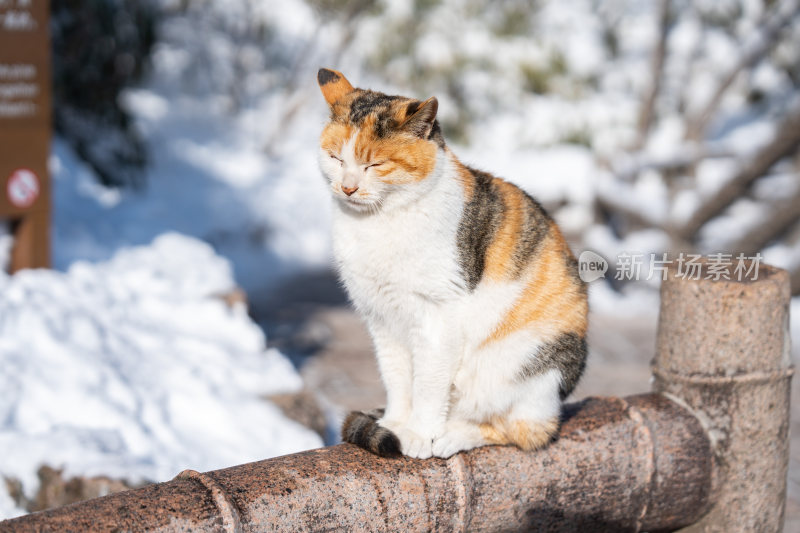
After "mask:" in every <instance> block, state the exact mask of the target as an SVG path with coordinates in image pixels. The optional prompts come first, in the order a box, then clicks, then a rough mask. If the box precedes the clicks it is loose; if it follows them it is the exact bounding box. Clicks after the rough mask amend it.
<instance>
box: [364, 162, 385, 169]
mask: <svg viewBox="0 0 800 533" xmlns="http://www.w3.org/2000/svg"><path fill="white" fill-rule="evenodd" d="M385 163H386V161H377V162H375V163H370V164H369V165H364V172H366V171H367V169H370V168H373V167H379V166H381V165H383V164H385Z"/></svg>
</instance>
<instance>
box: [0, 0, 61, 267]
mask: <svg viewBox="0 0 800 533" xmlns="http://www.w3.org/2000/svg"><path fill="white" fill-rule="evenodd" d="M49 24H50V22H49V1H48V0H0V222H6V223H10V224H11V226H12V230H13V232H14V250H13V252H12V257H11V263H12V264H11V270H12V271H14V270H18V269H19V268H26V267H44V266H49V263H50V243H49V225H50V178H49V174H48V171H47V159H48V156H49V153H50V112H51V109H50V105H51V104H50V101H51V100H50V96H51V89H50V83H51V82H50V32H49Z"/></svg>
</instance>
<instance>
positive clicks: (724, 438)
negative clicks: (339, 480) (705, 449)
mask: <svg viewBox="0 0 800 533" xmlns="http://www.w3.org/2000/svg"><path fill="white" fill-rule="evenodd" d="M748 266H751V267H752V266H754V265H752V264H751V265H748ZM749 272H751V275H750V276H749V277H743V278H742V281H738V280H734V279H731V280H726V279H724V278H721V279H718V280H714V279H713V278H714V276H713V275H711V276H710V275H709V263H708V262H706V263H704V264H703V269H702V271H701V272H700V274H699V277H700V279H686V276H680V275H679V273H678V271H677V270H676V269H670V270H669V272H668V277H667V280H665V281H664V282H663V283H662V285H661V314H660V316H659V326H658V339H657V350H656V358H655V360H654V362H653V373H654V375H655V390H657V391H659V392H663V393H665V394H667V395H670V397H671V398H674V399H675V400H677V401H679V402H681V403H682V404H684V405H686V406H687V407H689V408H690V409H691V410H692V411H693V412H694V413H695V414H696V416H697V417H698V419H699V420H701V421H702V423H703V425H704V426H705V427H706V428H707V430H708V434H709V436H710V438H711V441H712V445H713V450H714V456H715V460H716V464H717V465H718V468H714V472H715V475H716V476H718V479H715V482H714V485H715V487H718V490H715V495H714V497H713V499H714V500H715V502H716V503H715V505H714V509H713V510H712V511H711V512H710V513H709V514H708V515H707V516H705V517H704V518H703V519H702V520H701V521H700V522H698V523H697V524H694V525H693V526H691V528H689V530H690V531H703V532H711V531H718V532H721V533H722V532H724V533H734V532H739V531H740V532H743V533H744V532H748V533H749V532H751V531H764V532H767V531H774V532H778V531H781V530H782V528H783V520H784V510H785V505H786V473H787V469H788V463H789V408H790V405H791V404H790V401H789V392H790V390H791V389H790V385H791V383H790V382H791V376H792V372H793V368H792V365H791V355H790V351H789V301H790V288H789V275H788V274H787V272H786V271H784V270H781V269H779V268H775V267H771V266H768V265H763V264H762V265H760V268H759V269H758V273H757V274H756V272H755V270H750V271H749ZM731 277H732V278H733V276H731ZM706 278H711V279H706Z"/></svg>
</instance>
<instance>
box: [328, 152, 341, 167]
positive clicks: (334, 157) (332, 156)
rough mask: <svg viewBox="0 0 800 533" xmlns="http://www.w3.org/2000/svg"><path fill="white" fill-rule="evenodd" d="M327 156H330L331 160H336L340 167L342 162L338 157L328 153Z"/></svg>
mask: <svg viewBox="0 0 800 533" xmlns="http://www.w3.org/2000/svg"><path fill="white" fill-rule="evenodd" d="M328 155H329V156H331V159H335V160H337V161H338V162H339V164H340V165H341V164H342V163H343V161H342V160H341V159H339V158H338V157H336V156H335V155H333V154H331V153H328Z"/></svg>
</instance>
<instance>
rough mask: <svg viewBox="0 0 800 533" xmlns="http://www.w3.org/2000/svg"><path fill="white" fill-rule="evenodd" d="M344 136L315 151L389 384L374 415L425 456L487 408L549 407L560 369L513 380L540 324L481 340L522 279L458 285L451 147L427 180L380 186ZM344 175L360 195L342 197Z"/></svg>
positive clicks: (340, 246) (440, 451)
mask: <svg viewBox="0 0 800 533" xmlns="http://www.w3.org/2000/svg"><path fill="white" fill-rule="evenodd" d="M353 145H354V138H353V139H350V140H349V141H348V142H346V143H345V144H344V146H343V148H342V150H341V153H339V154H333V155H334V156H335V158H334V157H332V154H329V153H328V152H327V151H324V150H320V154H319V161H320V167H321V169H322V172H323V174H324V175H325V176H326V177H327V178H328V180H329V182H330V185H331V188H332V191H333V194H334V197H335V198H336V201H335V204H336V207H335V209H334V217H333V244H334V253H335V257H336V260H337V262H338V266H339V269H340V273H341V277H342V280H343V282H344V284H345V286H346V288H347V291H348V293H349V294H350V297H351V299H352V301H353V303H354V305H355V306H356V308H357V309H358V310H359V311H360V313H361V314H362V316H363V317H364V318H365V320H366V322H367V326H368V328H369V330H370V333H371V334H372V337H373V340H374V343H375V348H376V355H377V359H378V365H379V368H380V371H381V376H382V378H383V382H384V384H385V386H386V391H387V406H386V412H385V415H384V417H383V418H382V419H381V420H380V422H379V423H380V424H381V425H383V426H385V427H387V428H389V429H390V430H392V431H393V432H394V433H395V434H396V435H397V436H398V438H399V439H400V444H401V448H402V452H403V453H404V454H405V455H408V456H411V457H418V458H427V457H430V456H431V455H435V456H438V457H449V456H450V455H452V454H454V453H456V452H458V451H461V450H465V449H470V448H474V447H476V446H480V445H483V444H486V442H485V440H484V438H483V437H482V436H481V433H480V430H479V428H478V424H479V423H481V422H484V421H487V420H490V419H491V418H492V417H494V416H506V417H508V418H510V419H512V420H514V419H519V420H525V421H533V422H535V421H542V422H546V421H549V420H552V419H553V418H554V417H557V416H558V413H559V409H560V400H559V385H560V382H561V375H560V373H559V372H558V371H557V370H551V371H549V372H546V373H544V374H541V375H539V376H535V377H533V378H530V379H527V380H524V381H522V382H518V380H515V379H514V378H515V374H516V373H517V372H518V371H519V369H520V368H521V367H522V366H523V364H524V362H525V361H526V360H527V359H528V358H530V356H531V354H532V353H534V352H535V349H536V347H537V346H539V345H540V344H541V343H542V340H543V339H545V338H546V337H547V336H548V332H537V331H535V330H532V329H526V330H522V331H519V332H516V333H514V334H512V335H510V336H508V337H506V338H504V339H503V340H500V341H495V342H492V343H490V344H488V345H487V346H485V347H480V344H481V342H482V341H483V340H484V339H485V338H487V337H488V336H489V334H490V332H491V331H492V330H493V329H494V328H495V326H496V325H497V323H498V321H499V320H500V319H501V317H502V316H503V315H504V312H505V311H506V310H507V309H509V308H510V307H511V306H512V305H513V303H514V302H515V300H516V299H517V298H518V297H519V295H520V291H521V290H522V286H521V284H519V283H514V282H506V283H493V282H488V281H484V282H482V283H480V284H479V285H478V286H477V287H476V288H475V290H474V291H472V292H470V291H468V290H467V288H466V286H465V284H464V280H463V278H462V276H461V271H460V266H459V262H458V250H457V248H456V243H457V239H456V233H457V231H458V225H459V221H460V219H461V213H462V211H463V208H464V192H463V188H462V186H461V184H460V182H459V177H458V170H457V168H458V167H457V166H456V164H455V162H454V160H453V156H452V154H451V153H450V152H449V151H447V150H445V149H439V150H438V154H437V161H436V166H435V169H434V170H433V172H432V173H431V175H429V176H428V177H427V178H425V179H424V180H422V181H419V182H410V183H407V184H403V185H391V186H389V185H386V184H385V183H384V182H383V181H381V180H379V179H377V178H376V177H375V176H374V171H373V170H372V169H370V168H366V167H365V166H363V165H359V163H358V162H357V161H356V158H355V155H354V153H353ZM400 178H402V176H400ZM409 181H411V180H409ZM343 184H344V186H345V187H348V188H352V187H353V186H358V188H359V193H360V195H353V196H351V197H348V196H347V195H346V194H345V193H344V192H343V191H342V185H343Z"/></svg>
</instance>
